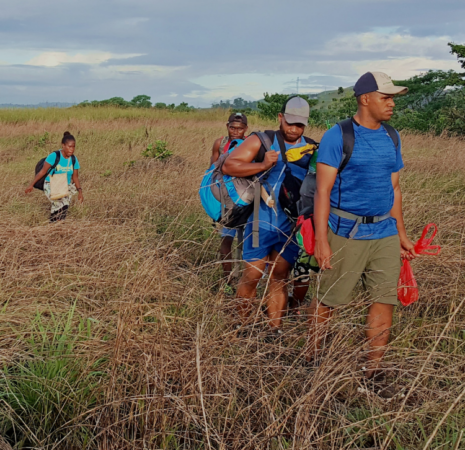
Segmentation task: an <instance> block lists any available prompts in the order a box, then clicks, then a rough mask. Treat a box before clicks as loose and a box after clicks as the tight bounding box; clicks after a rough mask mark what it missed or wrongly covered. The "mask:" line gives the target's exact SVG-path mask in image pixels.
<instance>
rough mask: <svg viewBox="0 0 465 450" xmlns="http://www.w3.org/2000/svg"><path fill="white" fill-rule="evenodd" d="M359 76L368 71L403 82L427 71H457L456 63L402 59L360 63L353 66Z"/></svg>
mask: <svg viewBox="0 0 465 450" xmlns="http://www.w3.org/2000/svg"><path fill="white" fill-rule="evenodd" d="M353 67H354V68H355V70H356V71H357V72H358V73H359V74H360V75H362V74H364V73H365V72H368V71H379V72H385V73H387V74H388V75H389V76H390V77H391V78H393V79H394V80H405V79H407V78H410V77H413V76H414V75H419V74H420V73H422V72H427V71H428V70H457V69H458V66H457V61H450V60H433V59H431V58H415V57H412V58H404V59H388V60H373V61H360V62H357V63H354V64H353Z"/></svg>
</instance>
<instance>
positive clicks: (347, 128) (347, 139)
mask: <svg viewBox="0 0 465 450" xmlns="http://www.w3.org/2000/svg"><path fill="white" fill-rule="evenodd" d="M354 122H355V120H354V119H353V118H352V117H351V118H349V119H345V120H343V121H341V122H339V123H338V125H339V128H340V129H341V133H342V142H343V144H342V159H341V164H340V166H339V169H338V171H337V173H338V174H340V173H341V172H342V171H343V170H344V169H345V168H346V166H347V164H348V162H349V160H350V158H351V156H352V153H353V151H354V145H355V133H354V127H353V123H354ZM355 123H356V122H355ZM382 126H383V127H384V129H385V130H386V132H387V133H388V134H389V137H390V138H391V139H392V142H393V143H394V146H395V148H397V147H398V146H399V136H398V134H397V132H396V130H395V129H394V128H393V127H392V126H391V125H388V124H387V123H385V122H383V123H382ZM315 192H316V171H313V170H310V171H309V172H308V174H307V176H306V177H305V179H304V181H303V183H302V187H301V189H300V200H299V203H298V211H299V219H298V222H297V225H298V226H297V230H296V231H297V233H299V232H300V231H299V230H300V229H302V232H301V234H300V236H299V235H298V236H297V241H298V243H299V245H301V246H302V247H304V249H305V251H307V253H308V252H309V251H311V250H312V249H313V246H314V242H313V243H312V242H311V241H313V240H314V236H313V237H311V236H310V234H311V233H312V232H313V230H314V229H315V227H314V224H313V209H314V206H315V203H314V197H315ZM339 206H340V205H339ZM347 214H348V215H351V216H353V215H352V214H349V213H347ZM383 217H384V216H383ZM348 218H349V217H348ZM350 218H351V219H352V217H350ZM359 219H362V221H360V223H363V219H365V218H359ZM380 219H381V220H384V219H383V218H380ZM354 220H358V219H357V216H354ZM308 221H310V222H308ZM304 224H305V227H304ZM309 224H311V228H310V226H309ZM357 228H358V227H357ZM304 229H305V231H306V233H304ZM353 231H356V229H354V230H353ZM304 234H306V236H304ZM301 242H305V245H303V244H301ZM310 254H312V253H310Z"/></svg>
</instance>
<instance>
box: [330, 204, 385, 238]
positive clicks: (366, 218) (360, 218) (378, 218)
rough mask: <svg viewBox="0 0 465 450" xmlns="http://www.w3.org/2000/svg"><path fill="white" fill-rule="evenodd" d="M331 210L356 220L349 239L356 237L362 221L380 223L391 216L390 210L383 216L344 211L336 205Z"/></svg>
mask: <svg viewBox="0 0 465 450" xmlns="http://www.w3.org/2000/svg"><path fill="white" fill-rule="evenodd" d="M330 212H331V213H332V214H335V215H336V216H338V217H342V218H343V219H349V220H355V224H354V226H353V228H352V230H351V231H350V234H349V239H353V238H354V236H355V235H356V234H357V231H358V227H359V225H360V224H361V223H378V222H382V221H383V220H386V219H389V217H391V213H390V212H388V213H386V214H384V215H382V216H357V215H356V214H352V213H350V212H347V211H343V210H342V209H339V208H334V207H331V209H330Z"/></svg>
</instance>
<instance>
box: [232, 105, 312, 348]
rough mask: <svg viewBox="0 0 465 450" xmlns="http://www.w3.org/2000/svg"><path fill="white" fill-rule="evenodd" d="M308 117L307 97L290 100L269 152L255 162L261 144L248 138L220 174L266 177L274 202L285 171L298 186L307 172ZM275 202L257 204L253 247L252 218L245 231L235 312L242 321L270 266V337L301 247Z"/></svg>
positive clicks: (276, 329)
mask: <svg viewBox="0 0 465 450" xmlns="http://www.w3.org/2000/svg"><path fill="white" fill-rule="evenodd" d="M309 114H310V107H309V105H308V102H307V101H306V100H305V99H303V98H301V97H298V96H294V97H291V98H289V99H288V100H287V101H286V103H285V104H284V106H283V109H282V111H281V113H279V115H278V119H279V124H280V127H279V131H276V132H274V133H273V132H270V133H272V134H273V136H272V137H271V138H270V140H271V141H272V146H271V150H270V151H267V152H266V153H265V156H264V160H263V161H262V162H257V161H256V159H257V156H258V154H259V152H260V149H261V147H262V142H261V140H260V139H259V137H258V136H257V135H255V134H252V135H251V136H249V137H248V138H247V139H246V140H245V141H244V142H243V143H242V144H241V145H240V146H238V147H237V148H236V149H235V150H234V151H233V152H232V153H231V155H230V156H229V158H228V159H227V160H226V161H225V163H224V166H223V172H224V173H225V174H227V175H230V176H234V177H250V176H253V175H257V174H264V173H266V174H267V179H266V180H267V186H269V187H268V189H272V190H273V191H274V195H275V197H276V199H278V197H279V194H280V191H281V186H282V185H283V181H284V179H285V177H286V176H287V175H286V174H287V173H288V170H290V172H291V174H292V176H293V177H295V178H297V179H299V180H300V183H301V181H302V180H303V179H304V178H305V175H306V174H307V171H308V167H309V165H310V159H311V155H310V154H309V151H308V150H306V149H307V148H308V147H309V146H311V145H312V144H310V142H313V144H314V141H312V140H311V139H309V138H305V137H304V136H303V133H304V130H305V127H306V125H307V124H308V117H309ZM266 133H268V132H266ZM293 151H294V152H295V153H296V154H298V155H300V158H288V156H287V155H289V154H290V152H293ZM283 156H284V158H283ZM291 159H292V162H291ZM268 194H271V192H268ZM276 203H277V204H276V205H275V207H274V208H270V207H269V206H267V204H265V202H264V201H263V200H261V201H260V205H259V208H260V209H259V213H258V218H259V220H258V224H257V225H258V227H259V229H258V230H257V231H258V242H256V241H255V244H256V245H254V239H253V235H254V221H253V217H251V218H249V221H248V223H247V225H246V227H245V231H244V251H243V258H244V260H245V262H246V267H245V270H244V273H243V275H242V278H241V281H240V282H239V286H238V290H237V298H238V300H239V305H238V312H239V315H240V316H241V319H242V321H243V323H245V322H246V319H247V317H248V315H249V314H250V310H251V301H252V299H253V298H254V297H256V292H257V284H258V282H259V281H260V278H261V277H262V275H263V273H264V271H265V269H266V267H267V264H268V265H269V269H268V271H269V274H270V282H269V291H268V297H267V311H268V316H269V319H270V320H269V324H270V327H271V333H270V334H269V339H274V338H275V337H279V335H280V329H279V326H280V325H281V318H282V315H283V312H284V310H285V308H286V303H287V280H288V277H289V272H290V269H291V267H292V266H293V265H294V263H295V261H296V259H297V256H298V253H299V247H298V246H297V243H296V242H295V240H294V238H293V237H292V223H291V221H290V219H289V218H288V216H287V215H286V213H285V211H284V207H283V206H282V205H281V204H280V200H278V201H277V202H276ZM255 236H257V235H256V234H255ZM245 331H246V330H245Z"/></svg>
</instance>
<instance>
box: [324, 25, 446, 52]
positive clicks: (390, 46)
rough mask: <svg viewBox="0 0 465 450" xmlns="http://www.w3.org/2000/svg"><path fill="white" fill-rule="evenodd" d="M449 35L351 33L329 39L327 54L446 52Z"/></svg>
mask: <svg viewBox="0 0 465 450" xmlns="http://www.w3.org/2000/svg"><path fill="white" fill-rule="evenodd" d="M450 40H451V38H450V37H449V36H440V37H437V36H431V37H430V36H412V35H410V34H401V33H389V32H388V33H381V32H379V31H378V32H368V33H358V34H355V33H350V34H346V35H343V36H338V37H336V38H334V39H331V40H330V41H328V42H327V43H326V45H325V49H324V50H323V52H324V53H325V54H332V55H343V54H344V53H346V54H347V53H353V52H359V53H360V52H362V53H365V52H368V53H374V54H376V53H378V54H379V53H390V54H392V55H409V56H410V55H428V54H431V53H438V52H439V53H444V50H445V49H447V43H448V42H450Z"/></svg>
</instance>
